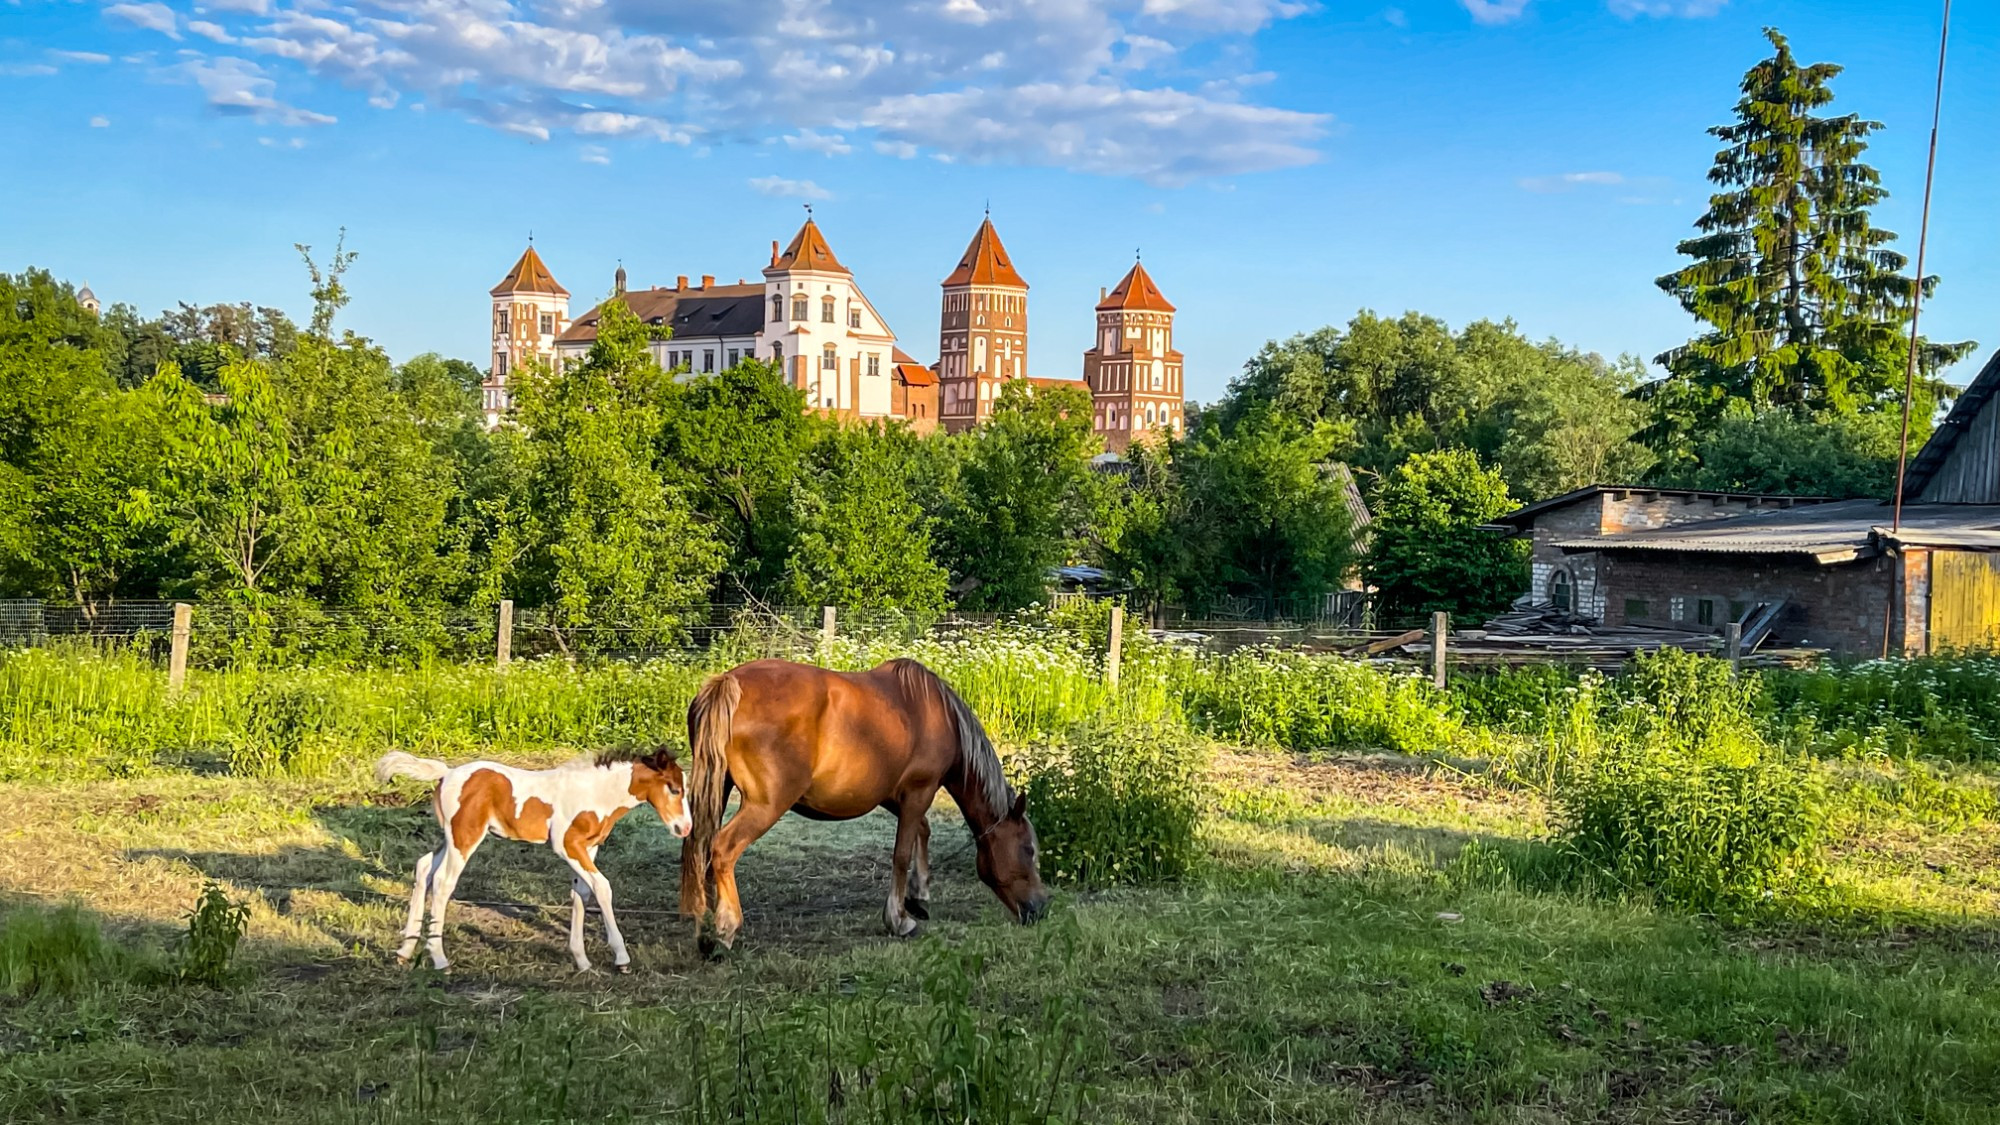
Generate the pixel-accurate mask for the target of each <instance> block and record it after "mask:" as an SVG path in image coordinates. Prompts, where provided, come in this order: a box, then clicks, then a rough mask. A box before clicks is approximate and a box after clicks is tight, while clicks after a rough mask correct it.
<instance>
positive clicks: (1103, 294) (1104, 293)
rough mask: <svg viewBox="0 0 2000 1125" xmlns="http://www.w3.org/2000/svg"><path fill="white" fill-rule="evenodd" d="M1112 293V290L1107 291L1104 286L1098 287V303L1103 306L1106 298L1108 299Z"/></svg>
mask: <svg viewBox="0 0 2000 1125" xmlns="http://www.w3.org/2000/svg"><path fill="white" fill-rule="evenodd" d="M1110 293H1111V290H1109V289H1106V288H1105V287H1104V286H1102V285H1100V286H1098V287H1097V300H1098V302H1099V303H1100V304H1102V303H1103V301H1104V298H1105V297H1107V296H1109V295H1110Z"/></svg>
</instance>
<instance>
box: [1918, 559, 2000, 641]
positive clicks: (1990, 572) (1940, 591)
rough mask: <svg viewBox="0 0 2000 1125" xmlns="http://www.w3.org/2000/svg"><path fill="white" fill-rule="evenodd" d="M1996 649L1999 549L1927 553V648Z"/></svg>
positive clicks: (1999, 616)
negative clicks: (1928, 556) (1928, 591)
mask: <svg viewBox="0 0 2000 1125" xmlns="http://www.w3.org/2000/svg"><path fill="white" fill-rule="evenodd" d="M1994 648H2000V552H1992V551H1933V552H1931V651H1932V652H1947V651H1950V650H1952V649H1994Z"/></svg>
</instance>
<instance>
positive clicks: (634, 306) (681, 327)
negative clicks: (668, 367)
mask: <svg viewBox="0 0 2000 1125" xmlns="http://www.w3.org/2000/svg"><path fill="white" fill-rule="evenodd" d="M624 300H625V307H626V308H629V309H631V310H632V315H634V316H636V317H638V318H639V319H640V320H642V321H644V322H645V323H647V324H649V325H652V326H653V327H656V328H671V329H673V333H674V335H675V336H677V337H692V338H696V339H699V338H702V337H714V336H755V335H756V334H757V331H758V330H759V329H761V328H762V327H764V287H763V286H762V285H754V284H753V285H713V286H710V287H708V288H706V289H700V288H696V289H636V290H633V291H631V292H629V293H626V294H625V297H624ZM603 309H604V306H602V305H599V306H598V307H597V308H594V309H592V310H590V311H589V312H587V313H584V314H583V315H582V316H580V317H577V318H576V320H574V321H573V322H571V324H570V326H569V330H568V331H566V332H564V333H563V334H562V335H561V336H560V337H559V338H558V339H557V341H556V342H557V343H562V344H572V343H589V342H590V341H592V340H595V339H597V321H598V318H599V317H600V316H602V315H603Z"/></svg>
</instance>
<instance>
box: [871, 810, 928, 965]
mask: <svg viewBox="0 0 2000 1125" xmlns="http://www.w3.org/2000/svg"><path fill="white" fill-rule="evenodd" d="M925 811H927V810H926V809H925V808H924V807H922V806H920V805H919V803H918V802H916V801H903V802H900V803H899V804H898V805H897V808H896V854H895V859H894V864H893V870H894V874H892V875H891V876H890V877H889V903H888V905H887V906H886V907H884V908H883V911H882V921H883V922H885V923H886V924H887V925H888V927H889V933H890V934H891V935H893V936H895V937H909V936H910V935H911V934H913V933H916V932H917V920H916V919H915V918H913V917H911V916H910V911H909V909H908V901H909V897H910V888H909V875H910V860H911V859H912V858H913V857H914V856H915V855H916V852H917V839H918V837H919V835H920V834H921V833H922V832H923V824H924V813H925Z"/></svg>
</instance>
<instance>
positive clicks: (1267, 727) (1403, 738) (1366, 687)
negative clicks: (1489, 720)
mask: <svg viewBox="0 0 2000 1125" xmlns="http://www.w3.org/2000/svg"><path fill="white" fill-rule="evenodd" d="M1157 659H1158V660H1159V661H1160V662H1162V663H1168V662H1171V672H1170V674H1169V679H1170V681H1171V682H1172V683H1173V686H1174V690H1175V691H1176V693H1177V694H1178V695H1179V697H1180V699H1181V703H1182V707H1183V708H1184V710H1185V712H1186V715H1187V718H1188V723H1189V725H1190V726H1192V727H1193V728H1194V729H1196V730H1198V731H1201V732H1203V733H1205V734H1209V735H1213V736H1214V737H1216V738H1220V739H1228V740H1234V741H1241V742H1248V743H1253V744H1263V745H1268V746H1282V747H1284V748H1286V749H1288V750H1301V751H1311V750H1332V749H1345V748H1352V747H1365V748H1370V749H1373V748H1378V747H1379V748H1383V749H1388V750H1395V751H1399V752H1402V753H1430V752H1435V751H1438V750H1443V749H1446V748H1448V747H1451V746H1453V745H1455V744H1456V743H1457V742H1458V741H1459V739H1460V736H1461V735H1462V734H1463V733H1464V726H1463V724H1462V723H1461V722H1460V721H1459V720H1458V718H1457V716H1456V715H1454V714H1453V713H1452V710H1451V708H1449V707H1447V706H1445V700H1444V697H1443V696H1441V695H1439V694H1438V692H1437V690H1436V689H1435V688H1433V687H1431V686H1430V683H1429V681H1428V680H1425V679H1424V678H1423V677H1422V676H1421V675H1418V674H1416V673H1413V672H1387V671H1383V670H1381V669H1379V668H1374V667H1370V666H1368V665H1365V664H1357V663H1354V662H1352V661H1348V660H1340V659H1335V658H1331V657H1315V656H1307V655H1305V654H1303V653H1295V652H1282V651H1276V650H1271V649H1240V650H1238V651H1236V652H1233V653H1230V654H1229V655H1227V656H1220V657H1203V656H1196V655H1192V654H1185V653H1182V654H1172V655H1162V656H1160V657H1158V658H1157Z"/></svg>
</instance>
